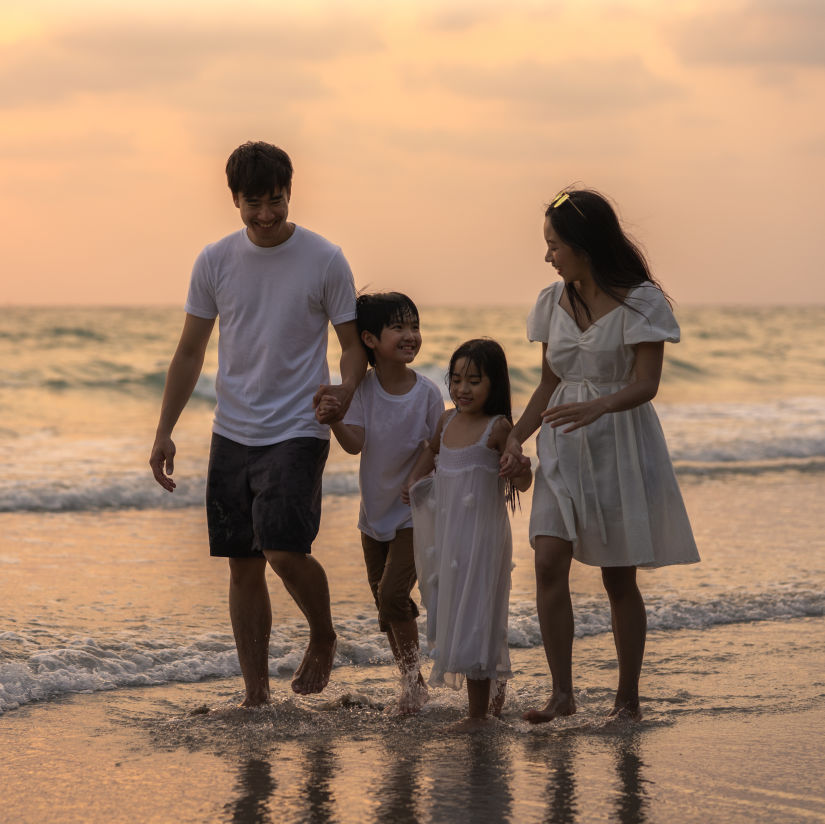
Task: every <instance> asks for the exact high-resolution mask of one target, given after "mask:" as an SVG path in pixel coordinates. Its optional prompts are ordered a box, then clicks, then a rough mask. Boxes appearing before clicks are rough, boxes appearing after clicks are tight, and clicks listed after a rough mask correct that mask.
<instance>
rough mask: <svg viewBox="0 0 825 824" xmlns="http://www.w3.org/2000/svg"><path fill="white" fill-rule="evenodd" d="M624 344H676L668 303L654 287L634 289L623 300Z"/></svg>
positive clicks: (676, 330) (677, 326) (673, 323)
mask: <svg viewBox="0 0 825 824" xmlns="http://www.w3.org/2000/svg"><path fill="white" fill-rule="evenodd" d="M623 334H624V342H625V343H626V344H628V345H632V344H635V343H655V342H658V341H667V342H668V343H678V342H679V337H680V334H679V324H678V323H676V318H675V317H673V311H672V310H671V308H670V304H669V303H668V302H667V299H666V298H665V296H664V295H663V294H662V290H661V289H659V288H658V287H657V286H653V285H650V286H647V285H645V286H637V287H636V288H635V289H633V290H632V291H630V292H629V293H628V295H627V297H626V298H625V306H624V327H623Z"/></svg>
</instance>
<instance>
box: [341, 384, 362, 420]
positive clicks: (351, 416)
mask: <svg viewBox="0 0 825 824" xmlns="http://www.w3.org/2000/svg"><path fill="white" fill-rule="evenodd" d="M365 381H366V377H365V378H364V380H362V381H361V383H359V384H358V387H357V388H356V390H355V394H354V395H353V396H352V402H351V403H350V405H349V409H348V410H347V414H346V415H344V423H345V424H347V425H348V426H360V427H361V428H362V429H365V428H366V424H365V418H366V412H365V410H364V393H363V391H362V388H363V386H364V383H365Z"/></svg>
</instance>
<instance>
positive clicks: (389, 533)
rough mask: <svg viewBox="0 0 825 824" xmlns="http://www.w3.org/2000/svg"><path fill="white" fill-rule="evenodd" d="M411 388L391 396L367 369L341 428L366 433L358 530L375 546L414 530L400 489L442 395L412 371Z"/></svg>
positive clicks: (433, 420)
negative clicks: (396, 534)
mask: <svg viewBox="0 0 825 824" xmlns="http://www.w3.org/2000/svg"><path fill="white" fill-rule="evenodd" d="M411 371H412V372H413V373H414V374H415V377H416V380H415V385H414V386H413V387H412V389H410V391H409V392H407V393H406V394H404V395H391V394H390V393H389V392H386V391H385V390H384V389H383V387H382V386H381V383H380V381H379V380H378V375H377V373H376V372H375V370H374V369H370V370H369V371H368V372H367V374H366V375H365V376H364V379H363V380H362V381H361V383H360V384H359V386H358V389H356V391H355V396H354V397H353V399H352V404H351V405H350V408H349V411H348V412H347V414H346V416H345V417H344V423H345V424H347V425H349V426H360V427H362V428H363V430H364V446H363V448H362V449H361V468H360V471H359V485H360V487H361V510H360V513H359V515H358V529H360V530H361V532H364V533H366V534H367V535H369V536H370V537H372V538H374V539H375V540H376V541H391V540H392V539H393V538H394V537H395V533H396V531H397V530H399V529H404V528H405V527H411V526H412V515H411V513H410V507H409V505H408V504H405V503H404V502H403V501H402V500H401V487H402V486H403V485H404V482H405V481H406V480H407V476H408V475H409V474H410V470H411V469H412V467H413V464H414V463H415V459H416V458H417V457H418V453H419V451H420V449H421V445H422V442H423V441H424V440H430V439H431V438H432V437H433V435H434V434H435V430H436V427H437V426H438V421H439V419H440V418H441V415H442V413H443V412H444V398H443V396H442V394H441V390H440V389H439V388H438V387H437V386H436V385H435V384H434V383H433V382H432V381H431V380H430V379H429V378H427V377H425V376H424V375H421V374H419V373H418V372H415V370H411Z"/></svg>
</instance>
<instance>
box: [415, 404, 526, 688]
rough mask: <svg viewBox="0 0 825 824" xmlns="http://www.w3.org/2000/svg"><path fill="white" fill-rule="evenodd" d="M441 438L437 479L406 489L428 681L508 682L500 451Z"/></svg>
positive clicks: (506, 528)
mask: <svg viewBox="0 0 825 824" xmlns="http://www.w3.org/2000/svg"><path fill="white" fill-rule="evenodd" d="M456 414H457V413H455V412H454V413H453V415H452V416H451V417H450V418H449V419H448V421H447V423H446V424H445V426H444V430H443V431H442V436H441V446H440V451H439V454H438V467H437V469H436V472H435V475H434V476H430V477H428V478H424V479H423V480H421V481H419V482H418V483H417V484H415V486H413V488H412V489H411V490H410V502H411V505H412V513H413V528H414V529H413V537H414V542H415V565H416V571H417V573H418V586H419V589H420V590H421V597H422V599H423V601H424V605H425V606H426V608H427V641H428V642H429V647H430V655H431V657H432V658H433V669H432V672H431V673H430V679H429V681H430V684H431V685H432V686H439V685H441V684H446V685H447V686H450V687H453V688H454V689H459V688H460V687H461V685H462V684H463V682H464V678H465V677H467V678H471V679H478V680H481V679H484V678H490V679H493V680H496V679H497V680H499V681H505V680H507V679H509V678H512V672H511V670H510V653H509V650H508V647H507V617H508V610H509V601H510V571H511V568H512V555H513V549H512V539H511V535H510V520H509V517H508V514H507V503H506V500H505V492H506V490H505V482H504V480H503V479H502V478H499V475H498V472H499V459H500V455H499V453H498V452H497V451H496V450H494V449H489V448H488V447H487V439H488V438H489V436H490V432H491V430H492V427H493V424H494V423H495V421H496V419H497V417H498V416H496V417H494V418H492V419H491V420H490V422H489V423H488V424H487V427H486V428H485V430H484V434H483V435H482V436H481V438H479V440H478V441H477V442H476V443H474V444H472V445H470V446H465V447H462V448H460V449H451V448H450V447H448V446H445V444H444V431H446V430H447V429H448V428H449V425H450V422H451V421H452V420H453V418H454V417H455V415H456Z"/></svg>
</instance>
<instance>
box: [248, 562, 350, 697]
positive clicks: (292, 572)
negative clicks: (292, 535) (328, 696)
mask: <svg viewBox="0 0 825 824" xmlns="http://www.w3.org/2000/svg"><path fill="white" fill-rule="evenodd" d="M264 555H265V556H266V559H267V561H269V563H270V564H271V565H272V568H273V569H274V570H275V572H276V573H277V574H278V577H279V578H280V579H281V580H282V581H283V582H284V586H285V587H286V590H287V592H288V593H289V594H290V595H291V596H292V599H293V600H294V601H295V603H296V604H297V605H298V608H299V609H300V610H301V612H303V614H304V616H305V617H306V619H307V623H308V624H309V645H308V646H307V649H306V652H305V653H304V658H303V660H302V661H301V663H300V665H299V667H298V669H297V670H295V677H294V678H293V680H292V689H293V690H294V691H295V692H297V693H298V694H299V695H309V694H311V693H315V692H321V691H322V690H323V689H324V687H326V685H327V684H328V683H329V674H330V672H331V671H332V663H333V661H334V660H335V644H336V636H335V629H334V628H333V626H332V613H331V609H330V602H329V586H328V584H327V576H326V573H325V572H324V568H323V567H322V566H321V564H319V563H318V561H316V560H315V558H313V557H312V556H311V555H304V554H303V553H301V552H283V551H280V550H264Z"/></svg>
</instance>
